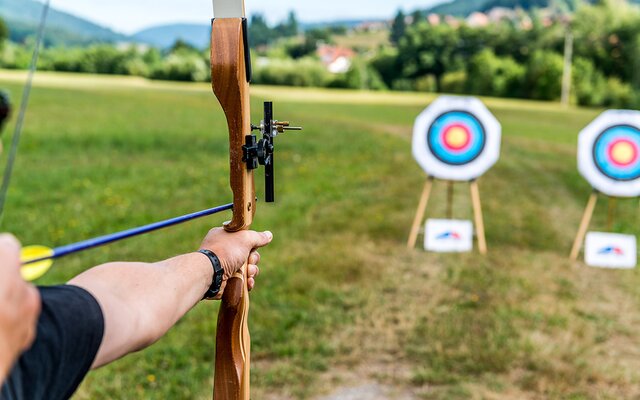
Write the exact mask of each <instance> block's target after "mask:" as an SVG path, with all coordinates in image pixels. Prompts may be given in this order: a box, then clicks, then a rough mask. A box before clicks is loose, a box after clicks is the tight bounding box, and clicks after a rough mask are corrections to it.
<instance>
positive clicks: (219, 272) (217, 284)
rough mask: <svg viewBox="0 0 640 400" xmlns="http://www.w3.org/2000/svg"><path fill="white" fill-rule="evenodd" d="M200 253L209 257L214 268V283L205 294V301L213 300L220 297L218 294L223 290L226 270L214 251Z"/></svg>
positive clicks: (200, 251) (201, 251)
mask: <svg viewBox="0 0 640 400" xmlns="http://www.w3.org/2000/svg"><path fill="white" fill-rule="evenodd" d="M198 253H201V254H204V255H205V256H207V258H208V259H209V261H211V265H212V266H213V283H212V284H211V287H210V288H209V290H207V293H205V294H204V300H209V299H213V298H215V297H216V296H217V295H218V293H220V289H221V288H222V281H223V278H224V268H222V263H221V262H220V259H219V258H218V256H217V255H216V254H215V253H214V252H213V251H210V250H198Z"/></svg>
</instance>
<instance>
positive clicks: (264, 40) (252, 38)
mask: <svg viewBox="0 0 640 400" xmlns="http://www.w3.org/2000/svg"><path fill="white" fill-rule="evenodd" d="M272 35H273V32H272V30H271V28H269V25H268V24H267V20H266V19H265V18H264V15H262V14H253V15H252V16H251V22H250V23H249V45H250V46H251V48H255V47H259V46H266V45H268V44H269V43H270V42H271V37H272Z"/></svg>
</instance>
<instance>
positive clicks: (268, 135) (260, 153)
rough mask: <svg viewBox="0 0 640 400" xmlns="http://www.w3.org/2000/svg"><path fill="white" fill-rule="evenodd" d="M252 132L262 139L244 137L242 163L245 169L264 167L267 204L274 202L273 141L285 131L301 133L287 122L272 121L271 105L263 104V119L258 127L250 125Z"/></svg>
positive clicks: (249, 136)
mask: <svg viewBox="0 0 640 400" xmlns="http://www.w3.org/2000/svg"><path fill="white" fill-rule="evenodd" d="M251 130H252V131H260V133H261V134H262V139H260V140H258V138H257V137H256V136H255V135H253V134H251V135H247V136H246V137H245V145H244V146H242V153H243V157H242V161H244V162H246V163H247V169H249V170H255V169H258V166H259V165H264V167H265V175H264V178H265V199H266V202H267V203H273V202H274V201H275V189H274V183H275V176H274V150H275V146H274V139H275V137H276V136H278V135H279V134H281V133H285V132H287V131H301V130H302V128H301V127H293V126H290V123H289V122H287V121H277V120H274V119H273V103H272V102H270V101H267V102H265V103H264V119H263V120H262V121H261V122H260V125H259V126H258V125H251Z"/></svg>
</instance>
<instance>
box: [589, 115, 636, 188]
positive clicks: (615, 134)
mask: <svg viewBox="0 0 640 400" xmlns="http://www.w3.org/2000/svg"><path fill="white" fill-rule="evenodd" d="M578 168H579V170H580V173H581V174H582V175H583V176H584V178H585V179H586V180H587V181H588V182H589V183H590V184H591V185H592V186H593V187H594V188H595V189H596V190H598V191H600V192H602V193H604V194H606V195H608V196H617V197H636V196H639V195H640V112H637V111H620V110H609V111H606V112H605V113H603V114H602V115H600V116H599V117H598V118H596V120H595V121H594V122H592V123H591V124H590V125H589V126H588V127H587V128H585V129H584V130H583V131H582V132H581V133H580V139H579V144H578Z"/></svg>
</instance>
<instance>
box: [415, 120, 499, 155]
mask: <svg viewBox="0 0 640 400" xmlns="http://www.w3.org/2000/svg"><path fill="white" fill-rule="evenodd" d="M486 143H487V134H486V132H485V129H484V126H483V125H482V123H481V122H480V121H479V120H478V118H476V117H475V116H474V115H473V114H471V113H469V112H466V111H449V112H446V113H444V114H442V115H441V116H439V117H438V118H436V120H435V121H434V122H433V124H431V126H430V127H429V131H428V133H427V144H428V146H429V151H430V152H431V153H432V154H433V155H434V156H435V157H436V158H437V159H438V160H440V161H442V162H443V163H445V164H448V165H455V166H460V165H465V164H469V163H470V162H472V161H474V160H475V159H476V158H478V157H479V156H480V155H481V154H482V152H483V150H484V147H485V145H486Z"/></svg>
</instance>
